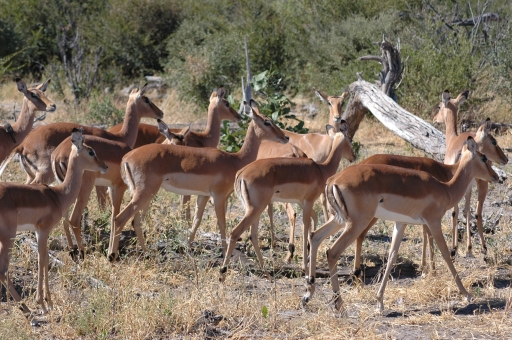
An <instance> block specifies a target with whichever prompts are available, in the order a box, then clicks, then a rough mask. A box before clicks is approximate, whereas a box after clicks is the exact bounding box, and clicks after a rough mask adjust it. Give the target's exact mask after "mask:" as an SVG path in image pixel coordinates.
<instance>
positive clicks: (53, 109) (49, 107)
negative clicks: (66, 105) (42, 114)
mask: <svg viewBox="0 0 512 340" xmlns="http://www.w3.org/2000/svg"><path fill="white" fill-rule="evenodd" d="M55 110H57V105H55V104H52V105H50V106H48V107H47V108H46V111H47V112H53V111H55Z"/></svg>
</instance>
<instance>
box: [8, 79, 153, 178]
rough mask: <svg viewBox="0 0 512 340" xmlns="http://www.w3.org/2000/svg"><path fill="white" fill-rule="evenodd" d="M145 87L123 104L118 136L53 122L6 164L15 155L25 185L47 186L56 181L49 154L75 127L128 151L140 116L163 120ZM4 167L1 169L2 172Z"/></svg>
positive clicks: (40, 128)
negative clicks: (23, 175) (25, 177)
mask: <svg viewBox="0 0 512 340" xmlns="http://www.w3.org/2000/svg"><path fill="white" fill-rule="evenodd" d="M145 92H146V85H144V86H143V87H142V88H141V89H140V90H138V89H133V90H132V92H131V93H130V97H129V98H128V103H127V104H126V113H125V117H124V123H123V128H122V129H121V131H120V132H119V133H109V132H107V131H105V130H102V129H99V128H94V127H88V126H81V125H79V124H74V123H53V124H47V125H43V126H38V127H37V128H36V129H34V131H32V133H30V134H29V135H28V136H27V138H25V140H24V141H23V142H22V143H21V144H20V145H19V146H18V147H16V148H15V149H14V150H13V152H12V153H11V155H10V156H9V158H8V159H6V162H9V161H10V160H11V159H12V158H13V157H14V155H15V154H19V155H20V164H21V166H22V168H23V169H24V170H25V172H26V173H27V182H26V183H27V184H28V183H40V184H44V183H46V184H48V183H51V182H53V181H54V180H55V177H54V175H53V172H52V166H51V154H52V152H53V150H55V148H56V147H57V146H58V145H59V144H60V143H61V142H62V141H63V140H64V139H66V138H67V137H68V136H69V135H70V134H71V131H72V130H73V129H75V128H82V129H83V133H84V134H87V135H94V136H98V137H102V138H107V139H110V140H114V141H118V142H123V143H125V144H126V145H128V146H129V147H130V148H131V147H133V145H134V144H135V140H136V139H137V126H138V125H139V122H140V119H141V118H142V117H149V118H154V119H156V118H162V117H163V112H162V111H161V110H160V109H159V108H158V107H157V106H156V105H155V104H153V103H152V102H151V100H149V98H148V97H146V96H145V95H144V93H145ZM6 165H7V164H5V165H4V167H2V170H3V169H4V168H5V166H6Z"/></svg>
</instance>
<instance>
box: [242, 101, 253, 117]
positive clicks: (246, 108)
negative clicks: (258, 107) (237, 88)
mask: <svg viewBox="0 0 512 340" xmlns="http://www.w3.org/2000/svg"><path fill="white" fill-rule="evenodd" d="M252 101H253V100H252V99H251V102H252ZM244 114H245V115H246V116H248V117H250V118H251V119H252V118H254V114H253V112H252V106H251V105H249V104H247V102H246V101H244Z"/></svg>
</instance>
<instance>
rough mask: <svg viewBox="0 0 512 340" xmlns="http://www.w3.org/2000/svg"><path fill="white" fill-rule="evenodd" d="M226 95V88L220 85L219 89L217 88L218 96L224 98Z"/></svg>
mask: <svg viewBox="0 0 512 340" xmlns="http://www.w3.org/2000/svg"><path fill="white" fill-rule="evenodd" d="M225 95H226V90H225V89H224V86H222V85H221V86H220V87H219V88H218V89H217V97H218V98H219V99H222V98H224V96H225Z"/></svg>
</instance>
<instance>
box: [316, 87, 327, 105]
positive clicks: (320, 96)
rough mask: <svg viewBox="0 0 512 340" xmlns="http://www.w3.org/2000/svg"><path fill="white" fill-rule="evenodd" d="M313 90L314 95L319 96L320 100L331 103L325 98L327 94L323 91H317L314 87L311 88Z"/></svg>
mask: <svg viewBox="0 0 512 340" xmlns="http://www.w3.org/2000/svg"><path fill="white" fill-rule="evenodd" d="M313 90H314V91H315V94H316V96H317V97H318V98H320V100H321V101H323V102H324V103H327V104H329V106H330V105H331V102H330V101H329V99H327V95H326V94H325V93H323V92H322V91H318V90H317V89H315V88H313Z"/></svg>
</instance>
